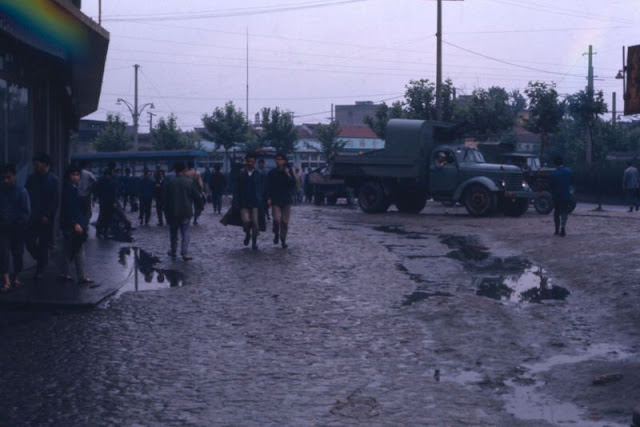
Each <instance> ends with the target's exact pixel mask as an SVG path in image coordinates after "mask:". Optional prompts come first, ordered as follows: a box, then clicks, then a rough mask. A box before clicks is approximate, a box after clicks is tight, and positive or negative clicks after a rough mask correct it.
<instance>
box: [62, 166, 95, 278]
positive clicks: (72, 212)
mask: <svg viewBox="0 0 640 427" xmlns="http://www.w3.org/2000/svg"><path fill="white" fill-rule="evenodd" d="M80 178H81V170H80V168H79V167H78V166H76V165H71V166H69V167H68V168H67V171H66V173H65V180H64V184H63V186H62V203H61V205H60V230H61V231H62V236H63V250H62V254H61V258H62V262H61V270H62V272H61V274H60V276H58V279H60V280H65V281H70V280H72V278H71V275H70V274H69V263H70V262H71V261H74V262H75V265H76V280H77V282H78V284H86V283H92V282H93V280H91V279H89V278H88V277H87V276H86V274H85V271H84V248H83V246H84V242H85V241H86V239H87V226H88V223H89V220H88V219H87V217H86V213H85V210H84V209H83V205H82V200H81V198H80V194H79V193H78V184H79V183H80Z"/></svg>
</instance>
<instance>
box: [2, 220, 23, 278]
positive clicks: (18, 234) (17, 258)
mask: <svg viewBox="0 0 640 427" xmlns="http://www.w3.org/2000/svg"><path fill="white" fill-rule="evenodd" d="M24 231H25V226H24V225H20V224H13V225H10V226H0V269H1V270H2V273H9V272H10V271H9V270H10V267H13V269H12V271H11V272H12V273H13V275H14V276H16V275H18V274H19V273H20V272H21V271H22V267H23V263H22V256H23V254H24ZM9 257H10V258H11V262H9Z"/></svg>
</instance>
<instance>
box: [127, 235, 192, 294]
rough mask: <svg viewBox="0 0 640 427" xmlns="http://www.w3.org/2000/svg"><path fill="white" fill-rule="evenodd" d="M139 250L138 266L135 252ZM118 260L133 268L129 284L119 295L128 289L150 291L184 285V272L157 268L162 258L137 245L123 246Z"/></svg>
mask: <svg viewBox="0 0 640 427" xmlns="http://www.w3.org/2000/svg"><path fill="white" fill-rule="evenodd" d="M136 249H137V252H138V262H137V268H136V260H135V252H136ZM118 261H119V262H120V264H122V265H123V266H125V267H127V268H129V269H131V271H130V273H129V280H128V281H127V284H126V285H125V286H124V287H123V288H122V289H121V290H120V291H119V292H118V295H120V294H122V293H123V292H128V291H148V290H158V289H166V288H175V287H180V286H184V274H183V273H182V272H181V271H178V270H172V269H164V268H156V267H155V265H156V264H158V263H159V262H160V258H158V257H157V256H153V255H152V254H151V253H149V252H147V251H145V250H143V249H140V248H135V247H131V246H129V247H122V248H120V251H119V252H118Z"/></svg>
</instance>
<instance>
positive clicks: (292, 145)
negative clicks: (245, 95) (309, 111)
mask: <svg viewBox="0 0 640 427" xmlns="http://www.w3.org/2000/svg"><path fill="white" fill-rule="evenodd" d="M262 139H263V140H264V141H265V143H267V144H268V145H270V146H272V147H273V148H275V149H276V151H278V152H281V153H284V154H289V153H293V152H294V151H295V149H296V142H297V141H298V133H297V131H296V127H295V125H294V124H293V113H290V112H283V111H281V110H280V109H279V108H278V107H276V108H274V109H271V108H267V107H265V108H263V109H262Z"/></svg>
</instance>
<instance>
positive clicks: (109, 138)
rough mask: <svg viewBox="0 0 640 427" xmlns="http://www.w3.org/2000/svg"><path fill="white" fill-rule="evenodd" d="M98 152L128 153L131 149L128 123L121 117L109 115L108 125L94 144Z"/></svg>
mask: <svg viewBox="0 0 640 427" xmlns="http://www.w3.org/2000/svg"><path fill="white" fill-rule="evenodd" d="M93 146H94V147H95V149H96V150H97V151H127V150H128V149H130V148H131V144H130V143H129V136H128V135H127V123H126V122H125V121H123V120H122V119H121V118H120V116H119V115H113V114H108V115H107V123H106V124H105V126H104V127H103V128H102V129H101V130H100V132H99V133H98V136H96V139H95V140H94V142H93Z"/></svg>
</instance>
